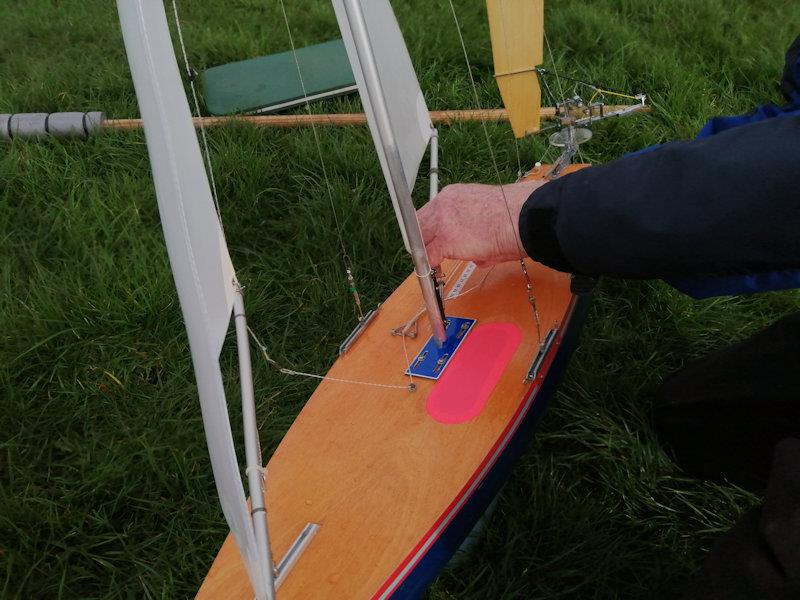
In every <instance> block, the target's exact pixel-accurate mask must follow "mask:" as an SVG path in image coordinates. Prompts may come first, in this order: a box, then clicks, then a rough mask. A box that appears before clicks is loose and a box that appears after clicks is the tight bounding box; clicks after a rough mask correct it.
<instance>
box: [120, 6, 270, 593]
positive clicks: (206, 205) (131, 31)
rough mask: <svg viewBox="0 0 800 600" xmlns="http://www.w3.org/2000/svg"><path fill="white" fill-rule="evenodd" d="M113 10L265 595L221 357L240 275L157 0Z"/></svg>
mask: <svg viewBox="0 0 800 600" xmlns="http://www.w3.org/2000/svg"><path fill="white" fill-rule="evenodd" d="M117 9H118V13H119V19H120V25H121V27H122V34H123V39H124V42H125V50H126V53H127V56H128V63H129V65H130V70H131V75H132V76H133V81H134V87H135V89H136V97H137V100H138V103H139V108H140V112H141V115H142V120H143V122H144V130H145V138H146V140H147V150H148V154H149V156H150V165H151V170H152V173H153V181H154V184H155V189H156V198H157V201H158V209H159V215H160V218H161V224H162V228H163V231H164V238H165V241H166V246H167V252H168V254H169V260H170V266H171V268H172V273H173V277H174V279H175V287H176V288H177V292H178V298H179V300H180V305H181V311H182V313H183V318H184V322H185V324H186V331H187V334H188V338H189V347H190V350H191V355H192V363H193V365H194V371H195V378H196V380H197V387H198V393H199V396H200V406H201V409H202V415H203V424H204V427H205V431H206V439H207V442H208V451H209V456H210V459H211V466H212V470H213V472H214V479H215V481H216V484H217V490H218V493H219V497H220V504H221V505H222V510H223V513H224V514H225V518H226V520H227V521H228V524H229V525H230V527H231V531H232V533H233V535H234V537H235V538H236V543H237V546H238V547H239V551H240V553H241V555H242V558H243V560H244V563H245V565H246V567H247V571H248V574H249V576H250V580H251V583H252V585H253V588H254V592H255V594H256V597H257V598H258V599H259V600H263V599H265V598H267V596H268V589H267V581H266V575H265V570H266V569H267V568H271V566H269V567H268V566H267V565H265V564H262V563H263V561H261V560H260V559H259V556H260V554H259V551H258V549H257V545H256V539H255V534H254V529H253V521H252V519H251V518H250V513H249V510H248V507H247V503H246V497H245V493H244V486H243V485H242V479H241V474H240V470H239V463H238V461H237V458H236V450H235V447H234V443H233V436H232V434H231V427H230V420H229V416H228V409H227V403H226V401H225V391H224V387H223V380H222V372H221V369H220V365H219V355H220V351H221V349H222V344H223V342H224V340H225V336H226V334H227V331H228V328H229V326H230V318H231V311H232V307H233V301H234V294H235V287H234V282H235V273H234V270H233V265H232V264H231V259H230V256H229V254H228V249H227V246H226V244H225V240H224V237H223V233H222V227H221V224H220V222H219V217H218V215H217V213H216V210H215V208H214V203H213V199H212V196H211V189H210V187H209V182H208V177H207V174H206V171H205V167H204V164H203V159H202V154H201V152H200V146H199V144H198V141H197V134H196V133H195V130H194V127H193V125H192V118H191V112H190V110H189V104H188V102H187V100H186V95H185V93H184V90H183V86H182V84H181V78H180V71H179V69H178V63H177V60H176V58H175V53H174V50H173V47H172V40H171V38H170V34H169V26H168V23H167V16H166V13H165V11H164V5H163V3H162V1H161V0H118V1H117Z"/></svg>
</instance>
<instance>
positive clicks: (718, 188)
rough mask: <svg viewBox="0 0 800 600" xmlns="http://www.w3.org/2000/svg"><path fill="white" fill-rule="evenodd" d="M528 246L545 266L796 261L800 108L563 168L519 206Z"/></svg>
mask: <svg viewBox="0 0 800 600" xmlns="http://www.w3.org/2000/svg"><path fill="white" fill-rule="evenodd" d="M519 225H520V237H521V240H522V243H523V245H524V247H525V249H526V251H527V253H528V254H529V255H530V256H531V257H532V258H534V259H536V260H539V261H541V262H543V263H545V264H547V265H549V266H552V267H553V268H557V269H560V270H565V271H574V272H579V273H586V274H595V275H613V276H620V277H636V278H655V277H659V278H662V277H684V276H691V275H704V274H705V275H708V274H714V275H726V274H734V273H747V272H753V271H764V270H777V269H788V268H800V117H789V116H787V117H781V118H774V119H769V120H767V121H762V122H760V123H754V124H751V125H746V126H743V127H738V128H736V129H732V130H729V131H725V132H722V133H720V134H717V135H715V136H712V137H710V138H707V139H704V140H695V141H690V142H677V143H672V144H667V145H665V146H662V147H661V148H659V149H657V150H654V151H652V152H647V153H644V154H639V155H634V156H630V157H626V158H623V159H620V160H618V161H615V162H613V163H609V164H607V165H602V166H597V167H592V168H591V169H586V170H584V171H580V172H577V173H574V174H572V175H567V176H565V177H563V178H561V179H558V180H556V181H554V182H551V183H549V184H547V185H546V186H544V187H542V188H540V189H538V190H537V191H535V192H534V193H533V194H532V195H531V196H530V198H529V199H528V200H527V202H526V203H525V204H524V206H523V208H522V210H521V212H520V219H519Z"/></svg>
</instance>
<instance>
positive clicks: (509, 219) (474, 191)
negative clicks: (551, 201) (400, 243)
mask: <svg viewBox="0 0 800 600" xmlns="http://www.w3.org/2000/svg"><path fill="white" fill-rule="evenodd" d="M544 183H545V182H544V181H522V182H519V183H511V184H507V185H504V186H503V187H502V191H501V188H500V186H497V185H482V184H463V183H459V184H455V185H448V186H447V187H445V188H443V189H442V191H441V192H439V194H437V195H436V197H434V198H433V200H431V201H430V202H428V203H427V204H426V205H425V206H423V207H422V208H420V209H419V210H418V211H417V217H418V218H419V225H420V228H421V229H422V237H423V239H424V240H425V248H426V249H427V251H428V260H429V261H430V263H431V266H432V267H438V266H439V264H440V263H441V262H442V260H444V259H445V258H453V259H456V260H471V261H474V262H475V263H476V264H477V265H478V266H481V267H482V266H489V265H493V264H496V263H500V262H505V261H508V260H519V259H520V258H522V257H524V256H525V250H524V249H523V247H522V241H521V240H520V237H519V213H520V210H522V205H523V204H525V200H527V199H528V196H530V195H531V193H532V192H533V191H534V190H536V189H537V188H539V187H541V186H542V185H544ZM504 195H505V199H504V198H503V196H504Z"/></svg>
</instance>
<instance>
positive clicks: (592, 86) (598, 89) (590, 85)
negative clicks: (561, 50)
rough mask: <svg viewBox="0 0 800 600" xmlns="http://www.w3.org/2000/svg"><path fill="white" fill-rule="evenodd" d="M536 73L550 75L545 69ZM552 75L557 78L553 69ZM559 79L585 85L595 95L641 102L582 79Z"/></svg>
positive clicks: (563, 76) (563, 77)
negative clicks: (606, 95)
mask: <svg viewBox="0 0 800 600" xmlns="http://www.w3.org/2000/svg"><path fill="white" fill-rule="evenodd" d="M548 49H549V46H548ZM537 72H538V73H539V74H540V75H549V74H550V72H549V71H548V70H547V69H543V68H539V69H537ZM553 74H554V75H555V76H556V77H558V73H556V72H555V68H554V69H553ZM561 79H566V80H567V81H574V82H575V83H580V84H581V85H585V86H586V87H588V88H589V89H591V90H594V91H595V92H596V93H601V94H609V95H610V96H619V97H620V98H628V99H630V100H637V101H639V100H641V98H638V97H636V96H633V95H631V94H623V93H622V92H618V91H614V90H607V89H605V88H601V87H600V86H597V85H595V84H593V83H589V82H588V81H584V80H583V79H578V78H576V77H570V76H568V75H561Z"/></svg>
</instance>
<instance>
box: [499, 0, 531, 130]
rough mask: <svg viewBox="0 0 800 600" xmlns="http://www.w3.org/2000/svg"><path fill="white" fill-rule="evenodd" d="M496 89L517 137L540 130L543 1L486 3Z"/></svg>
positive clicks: (527, 0) (504, 0)
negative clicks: (538, 73)
mask: <svg viewBox="0 0 800 600" xmlns="http://www.w3.org/2000/svg"><path fill="white" fill-rule="evenodd" d="M486 11H487V15H488V17H489V36H490V37H491V40H492V56H493V58H494V72H495V79H496V80H497V87H498V88H499V89H500V95H501V96H502V98H503V104H504V105H505V107H506V110H507V111H508V118H509V121H510V122H511V129H512V130H513V131H514V136H515V137H518V138H521V137H523V136H525V135H527V134H529V133H535V132H536V131H538V130H539V118H540V115H539V113H540V109H541V104H542V92H541V88H540V86H539V78H538V75H537V74H536V67H537V66H538V65H540V64H542V62H543V60H544V0H486Z"/></svg>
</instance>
